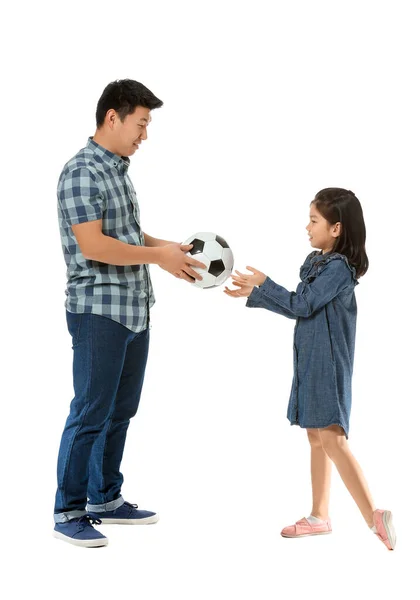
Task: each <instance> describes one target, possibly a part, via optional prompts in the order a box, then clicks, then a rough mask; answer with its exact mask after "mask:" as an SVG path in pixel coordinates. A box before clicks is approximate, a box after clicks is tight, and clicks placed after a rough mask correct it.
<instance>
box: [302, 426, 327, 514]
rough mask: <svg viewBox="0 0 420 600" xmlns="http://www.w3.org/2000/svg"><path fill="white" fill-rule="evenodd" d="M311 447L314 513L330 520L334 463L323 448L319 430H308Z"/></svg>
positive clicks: (312, 512)
mask: <svg viewBox="0 0 420 600" xmlns="http://www.w3.org/2000/svg"><path fill="white" fill-rule="evenodd" d="M306 431H307V434H308V439H309V443H310V445H311V479H312V511H311V514H312V515H313V516H314V517H318V519H323V520H326V519H328V508H329V503H330V487H331V467H332V462H331V459H330V458H329V456H328V454H327V453H326V452H325V450H324V448H323V447H322V440H321V436H320V434H319V430H318V429H307V430H306Z"/></svg>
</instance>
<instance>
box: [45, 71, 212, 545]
mask: <svg viewBox="0 0 420 600" xmlns="http://www.w3.org/2000/svg"><path fill="white" fill-rule="evenodd" d="M162 104H163V103H162V101H161V100H159V99H158V98H156V96H154V94H152V92H151V91H150V90H148V89H147V88H146V87H145V86H144V85H142V84H141V83H139V82H137V81H133V80H129V79H126V80H119V81H114V82H112V83H110V84H109V85H108V86H107V87H106V88H105V90H104V92H103V94H102V96H101V98H100V99H99V102H98V106H97V111H96V125H97V129H96V132H95V135H94V136H93V137H90V138H89V140H88V142H87V146H86V147H85V148H83V149H82V150H80V151H79V152H78V153H77V154H76V156H74V157H73V158H72V159H71V160H70V161H69V162H68V163H67V164H66V165H65V167H64V169H63V171H62V173H61V176H60V179H59V183H58V190H57V196H58V216H59V222H60V233H61V240H62V248H63V252H64V257H65V260H66V264H67V279H68V282H67V290H66V295H67V298H66V302H65V306H66V318H67V325H68V330H69V332H70V334H71V336H72V342H73V350H74V356H73V379H74V392H75V396H74V398H73V400H72V402H71V405H70V414H69V416H68V418H67V421H66V425H65V428H64V432H63V435H62V439H61V444H60V450H59V456H58V468H57V476H58V489H57V494H56V500H55V508H54V521H55V528H54V535H55V537H57V538H59V539H61V540H64V541H66V542H69V543H72V544H75V545H78V546H84V547H97V546H104V545H106V544H107V543H108V540H107V538H106V537H105V536H104V535H102V534H101V533H100V532H99V531H97V530H96V529H95V528H94V526H93V525H95V524H100V523H101V522H102V523H130V524H133V523H134V524H148V523H155V522H156V521H157V520H158V516H157V515H156V513H153V512H149V511H144V510H137V505H135V504H130V503H128V502H126V501H125V500H124V498H123V497H122V495H121V485H122V482H123V476H122V474H121V473H120V470H119V469H120V464H121V460H122V456H123V450H124V444H125V439H126V434H127V429H128V425H129V422H130V419H131V417H133V416H134V415H135V414H136V411H137V408H138V405H139V401H140V394H141V389H142V384H143V378H144V372H145V367H146V361H147V354H148V347H149V320H150V308H151V307H152V305H153V304H154V295H153V288H152V284H151V281H150V275H149V267H148V265H149V264H157V265H159V266H160V267H161V268H162V269H165V270H166V271H168V272H169V273H171V274H172V275H174V276H175V277H178V278H180V279H184V280H186V281H189V282H191V281H194V279H195V278H198V279H202V278H201V276H200V275H199V274H198V273H196V272H195V271H194V270H193V268H192V267H201V268H205V265H204V264H202V263H200V262H198V261H196V260H194V259H192V258H190V257H188V256H186V252H187V251H188V250H189V249H191V246H182V245H181V244H177V243H174V242H168V241H165V240H161V239H157V238H154V237H152V236H150V235H147V234H146V233H144V232H143V231H142V229H141V226H140V216H139V207H138V203H137V199H136V193H135V191H134V187H133V184H132V183H131V180H130V178H129V176H128V173H127V169H128V167H129V164H130V158H129V157H130V156H132V155H133V154H134V153H135V152H136V150H137V149H138V148H139V146H140V144H141V143H142V142H144V141H145V140H146V139H147V127H148V124H149V123H150V121H151V117H150V112H151V111H152V110H153V109H155V108H159V107H161V106H162Z"/></svg>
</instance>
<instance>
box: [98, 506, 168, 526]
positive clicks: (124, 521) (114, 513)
mask: <svg viewBox="0 0 420 600" xmlns="http://www.w3.org/2000/svg"><path fill="white" fill-rule="evenodd" d="M137 508H138V506H137V504H130V503H129V502H124V504H122V505H121V506H119V507H118V508H116V509H115V510H107V511H106V512H100V513H95V512H92V511H91V510H90V511H89V514H90V515H92V517H95V519H100V520H101V521H102V524H103V525H105V524H106V523H109V524H113V525H151V524H152V523H156V522H157V521H159V516H158V515H157V514H156V513H154V512H150V511H149V510H137Z"/></svg>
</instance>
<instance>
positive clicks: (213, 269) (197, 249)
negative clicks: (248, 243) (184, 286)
mask: <svg viewBox="0 0 420 600" xmlns="http://www.w3.org/2000/svg"><path fill="white" fill-rule="evenodd" d="M184 244H185V245H186V246H187V245H189V244H193V247H192V248H191V250H190V251H189V252H187V254H188V255H189V256H192V257H193V258H195V259H196V260H198V261H200V262H202V263H204V264H205V265H206V267H207V268H206V269H201V268H197V267H193V269H194V271H196V272H197V273H200V275H201V276H202V277H203V279H202V280H201V281H199V280H198V279H196V280H195V282H194V283H193V284H192V285H195V286H197V287H200V288H206V289H208V288H213V287H216V286H218V285H221V284H222V283H224V282H225V281H226V279H227V278H228V277H229V276H230V274H231V273H232V269H233V253H232V250H231V249H230V246H229V244H228V243H227V242H226V240H224V239H223V238H222V237H220V235H217V234H216V233H210V232H207V231H206V232H200V233H195V234H194V235H192V236H191V237H189V238H188V239H187V240H185V242H184Z"/></svg>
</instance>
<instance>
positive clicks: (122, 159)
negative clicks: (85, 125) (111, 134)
mask: <svg viewBox="0 0 420 600" xmlns="http://www.w3.org/2000/svg"><path fill="white" fill-rule="evenodd" d="M86 147H87V148H89V149H90V150H92V151H93V153H94V154H95V156H97V157H98V158H99V159H100V160H101V161H102V162H104V163H105V164H107V165H109V166H110V167H112V168H114V169H117V171H118V172H119V173H125V172H126V171H127V169H128V167H129V166H130V159H129V158H128V156H118V154H114V153H113V152H111V151H110V150H107V149H106V148H104V147H103V146H100V145H99V144H98V143H97V142H95V141H94V140H93V137H92V136H90V137H89V138H88V141H87V144H86Z"/></svg>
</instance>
